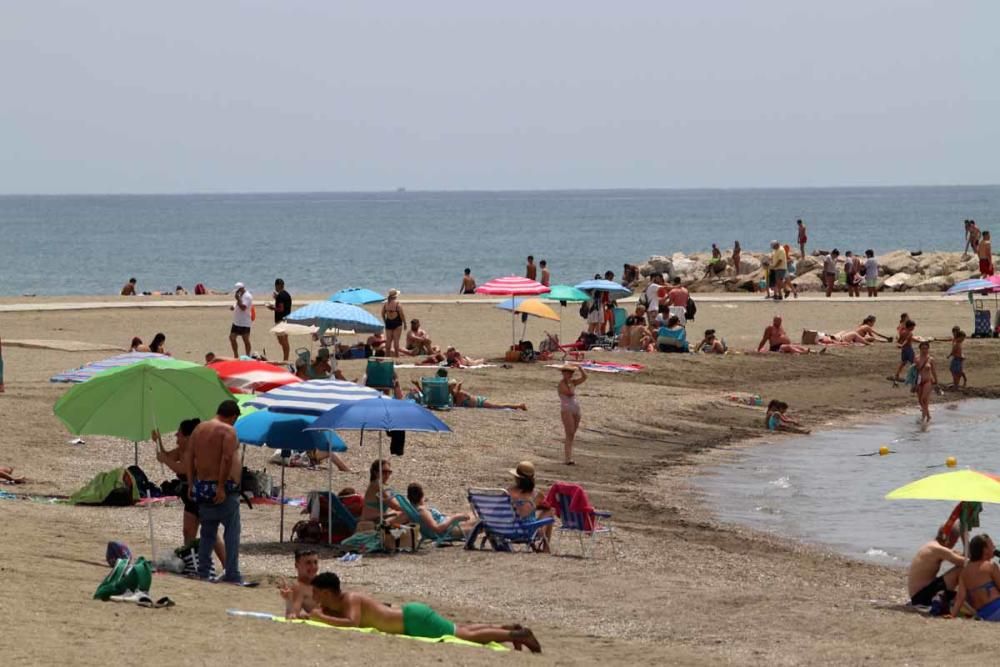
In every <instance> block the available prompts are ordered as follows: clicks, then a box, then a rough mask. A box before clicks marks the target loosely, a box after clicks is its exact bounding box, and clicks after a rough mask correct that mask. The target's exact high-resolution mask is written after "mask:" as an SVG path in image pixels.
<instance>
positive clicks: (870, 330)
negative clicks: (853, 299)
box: [854, 315, 892, 343]
mask: <svg viewBox="0 0 1000 667" xmlns="http://www.w3.org/2000/svg"><path fill="white" fill-rule="evenodd" d="M854 330H855V331H856V332H858V333H859V334H861V335H862V336H864V337H865V340H867V341H868V342H869V343H875V342H878V341H879V340H883V341H885V342H886V343H891V342H892V336H886V335H885V334H880V333H879V332H877V331H875V316H874V315H869V316H868V317H866V318H865V319H864V320H862V322H861V324H859V325H858V326H857V328H855V329H854Z"/></svg>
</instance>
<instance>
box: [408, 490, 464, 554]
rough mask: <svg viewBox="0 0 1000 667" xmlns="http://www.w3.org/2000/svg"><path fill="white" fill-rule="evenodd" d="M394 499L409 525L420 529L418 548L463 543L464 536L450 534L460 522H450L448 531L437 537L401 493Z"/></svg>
mask: <svg viewBox="0 0 1000 667" xmlns="http://www.w3.org/2000/svg"><path fill="white" fill-rule="evenodd" d="M395 498H396V502H397V503H399V506H400V507H401V508H402V509H403V511H404V512H405V513H406V516H407V518H408V519H409V520H410V523H412V524H414V525H416V526H419V527H420V542H419V544H418V545H417V547H418V548H419V546H420V545H421V544H423V543H424V542H433V543H434V544H435V546H439V547H443V546H447V545H448V544H449V543H450V542H464V541H465V536H464V535H462V534H460V533H459V534H455V533H454V532H452V531H453V528H454V527H455V526H457V525H458V524H460V523H461V521H460V520H457V519H456V520H454V521H452V523H451V525H450V526H448V530H446V531H445V532H443V533H441V534H440V535H439V534H438V533H436V532H435V531H434V530H433V529H431V527H430V526H428V525H427V524H426V522H425V521H423V519H421V517H420V512H418V511H417V508H416V507H414V506H413V503H411V502H410V499H409V498H407V497H406V496H404V495H403V494H402V493H397V494H395Z"/></svg>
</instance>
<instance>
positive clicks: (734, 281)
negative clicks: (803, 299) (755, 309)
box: [637, 250, 979, 292]
mask: <svg viewBox="0 0 1000 667" xmlns="http://www.w3.org/2000/svg"><path fill="white" fill-rule="evenodd" d="M793 252H794V251H793ZM710 259H711V255H709V254H701V253H695V254H691V255H685V254H683V253H679V252H677V253H674V254H673V255H671V256H669V257H667V256H662V255H658V256H654V257H650V258H649V259H648V260H647V261H645V262H643V263H641V264H638V268H639V275H640V280H639V283H638V286H637V287H638V288H643V287H645V286H646V285H647V284H649V276H650V275H652V274H653V273H657V272H659V273H662V274H663V275H664V277H667V278H668V280H669V279H671V278H673V277H680V279H681V282H682V283H684V285H686V286H687V287H688V289H690V290H691V291H692V292H740V291H747V292H751V291H754V290H755V286H756V285H758V284H759V283H760V281H761V280H763V279H764V276H765V275H766V274H765V270H766V267H765V264H766V263H767V262H768V261H769V259H770V253H761V252H749V251H745V252H744V253H743V254H742V255H741V257H740V266H739V267H738V268H737V267H734V266H733V261H732V258H731V257H729V256H726V257H724V258H723V259H722V260H720V261H721V265H719V266H712V267H711V269H710V264H709V260H710ZM824 259H825V253H824V254H819V253H815V254H813V255H809V256H807V257H805V258H803V259H798V256H797V255H796V257H795V274H796V277H795V285H796V286H797V287H798V289H799V291H802V292H818V291H822V290H823V289H824V286H823V260H824ZM877 259H878V266H879V270H878V286H879V290H883V291H892V292H904V291H907V290H913V291H917V292H943V291H945V290H947V289H948V288H949V287H951V286H952V285H954V284H955V283H957V282H959V281H962V280H965V279H967V278H976V277H978V276H979V270H978V268H979V262H978V260H977V259H976V257H975V256H972V255H963V254H962V253H958V252H926V253H922V254H919V255H913V254H911V253H910V252H909V251H905V250H895V251H893V252H890V253H887V254H885V255H880V256H878V258H877ZM863 260H864V257H862V261H863ZM837 266H838V271H839V272H840V274H843V271H844V258H843V256H841V257H840V259H839V261H838V263H837ZM837 289H838V290H843V289H846V288H845V287H844V285H843V281H842V280H838V285H837Z"/></svg>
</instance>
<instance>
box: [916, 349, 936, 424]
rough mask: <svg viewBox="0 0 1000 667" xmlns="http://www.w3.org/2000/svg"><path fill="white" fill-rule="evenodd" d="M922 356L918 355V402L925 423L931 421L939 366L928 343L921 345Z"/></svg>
mask: <svg viewBox="0 0 1000 667" xmlns="http://www.w3.org/2000/svg"><path fill="white" fill-rule="evenodd" d="M919 349H920V354H919V355H917V361H916V362H915V365H916V367H917V401H918V402H919V403H920V417H921V419H922V420H923V421H925V422H929V421H930V420H931V392H932V391H934V387H935V386H936V385H937V383H938V377H937V366H936V365H935V363H934V357H932V356H931V344H930V343H929V342H928V341H926V340H925V341H922V342H921V343H920V347H919Z"/></svg>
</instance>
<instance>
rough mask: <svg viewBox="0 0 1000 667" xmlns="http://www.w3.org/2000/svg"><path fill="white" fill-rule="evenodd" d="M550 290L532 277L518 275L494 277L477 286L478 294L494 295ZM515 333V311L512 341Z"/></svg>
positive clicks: (522, 294) (511, 332)
mask: <svg viewBox="0 0 1000 667" xmlns="http://www.w3.org/2000/svg"><path fill="white" fill-rule="evenodd" d="M548 291H549V288H548V287H547V286H546V285H543V284H541V283H540V282H537V281H535V280H531V279H530V278H520V277H518V276H507V277H506V278H494V279H493V280H489V281H487V282H486V283H484V284H482V285H480V286H479V287H477V288H476V294H490V295H493V296H537V295H539V294H545V293H546V292H548ZM515 337H516V336H515V333H514V312H513V311H511V314H510V343H511V345H512V346H513V344H514V342H515V340H514V339H515Z"/></svg>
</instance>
